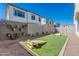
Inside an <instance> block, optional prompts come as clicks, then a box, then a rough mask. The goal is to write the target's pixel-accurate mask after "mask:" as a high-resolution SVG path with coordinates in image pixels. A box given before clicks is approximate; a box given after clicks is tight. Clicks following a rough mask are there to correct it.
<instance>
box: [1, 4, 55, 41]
mask: <svg viewBox="0 0 79 59" xmlns="http://www.w3.org/2000/svg"><path fill="white" fill-rule="evenodd" d="M0 11H2V12H3V13H2V14H1V13H0V18H1V22H0V32H1V33H0V36H1V37H2V36H6V35H5V34H7V33H12V32H20V33H26V34H30V35H37V34H39V35H41V34H42V33H51V32H53V31H54V25H53V22H52V21H51V20H47V19H46V18H43V17H41V16H39V15H37V14H35V13H32V12H30V11H27V10H24V9H22V8H19V7H16V6H14V5H12V4H4V5H2V6H1V7H0ZM11 30H12V31H11ZM5 38H6V37H5ZM5 38H4V37H2V38H1V39H5Z"/></svg>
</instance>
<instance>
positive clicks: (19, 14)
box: [13, 9, 25, 18]
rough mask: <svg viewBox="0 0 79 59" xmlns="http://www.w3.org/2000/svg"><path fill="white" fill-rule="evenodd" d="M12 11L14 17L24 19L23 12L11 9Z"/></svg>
mask: <svg viewBox="0 0 79 59" xmlns="http://www.w3.org/2000/svg"><path fill="white" fill-rule="evenodd" d="M13 11H14V16H17V17H21V18H25V13H24V12H23V11H20V10H17V9H13Z"/></svg>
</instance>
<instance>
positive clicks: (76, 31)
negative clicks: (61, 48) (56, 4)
mask: <svg viewBox="0 0 79 59" xmlns="http://www.w3.org/2000/svg"><path fill="white" fill-rule="evenodd" d="M74 6H75V10H74V26H75V34H76V35H77V36H78V37H79V29H78V25H79V24H78V20H79V19H78V18H76V17H77V16H78V15H76V14H77V13H79V3H75V4H74Z"/></svg>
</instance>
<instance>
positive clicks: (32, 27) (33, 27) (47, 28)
mask: <svg viewBox="0 0 79 59" xmlns="http://www.w3.org/2000/svg"><path fill="white" fill-rule="evenodd" d="M54 30H55V29H54V26H53V25H37V24H33V23H30V24H28V33H29V34H36V33H39V34H42V32H44V33H46V32H48V33H51V32H53V31H54Z"/></svg>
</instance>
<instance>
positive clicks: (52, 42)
mask: <svg viewBox="0 0 79 59" xmlns="http://www.w3.org/2000/svg"><path fill="white" fill-rule="evenodd" d="M38 39H39V40H43V41H46V42H47V43H46V44H45V45H43V46H42V47H41V48H33V49H32V50H33V51H34V52H35V53H37V54H38V55H40V56H57V55H58V54H59V52H60V50H61V49H62V47H63V45H64V43H65V41H66V39H67V36H65V35H62V36H56V35H53V34H51V35H47V36H44V37H40V38H36V40H38ZM21 43H22V44H23V45H24V46H26V45H27V41H22V42H21Z"/></svg>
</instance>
